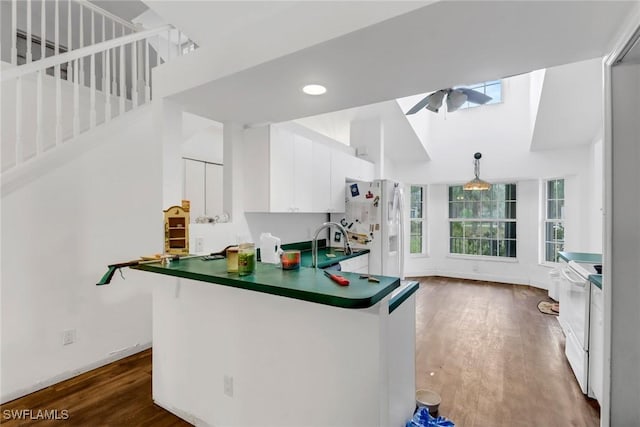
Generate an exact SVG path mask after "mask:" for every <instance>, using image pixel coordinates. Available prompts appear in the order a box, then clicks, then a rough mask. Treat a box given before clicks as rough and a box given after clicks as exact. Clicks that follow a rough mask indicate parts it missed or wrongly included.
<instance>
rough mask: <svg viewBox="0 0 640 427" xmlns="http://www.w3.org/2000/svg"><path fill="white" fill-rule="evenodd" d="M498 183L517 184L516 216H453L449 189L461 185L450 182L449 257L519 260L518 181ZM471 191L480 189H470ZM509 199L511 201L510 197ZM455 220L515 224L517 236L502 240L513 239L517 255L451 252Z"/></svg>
mask: <svg viewBox="0 0 640 427" xmlns="http://www.w3.org/2000/svg"><path fill="white" fill-rule="evenodd" d="M496 184H500V185H508V184H512V185H515V192H516V194H515V199H513V201H514V202H515V209H516V215H515V218H497V217H488V218H457V217H456V218H452V217H451V216H450V215H451V213H450V210H449V209H450V206H451V203H452V201H451V200H450V198H449V197H450V196H449V193H450V191H449V189H450V188H451V187H461V185H460V184H450V185H448V186H447V219H448V227H449V230H448V232H447V236H448V237H447V238H448V242H447V256H448V257H452V258H461V259H465V258H466V259H483V260H495V261H506V262H517V261H518V257H519V254H520V240H519V239H518V187H519V185H518V183H517V182H515V181H512V182H502V183H496ZM470 191H480V190H470ZM509 201H511V200H510V199H509ZM454 222H467V223H471V222H478V223H483V222H493V223H513V224H515V227H516V230H515V238H508V239H506V238H504V239H502V240H509V241H513V242H514V243H515V248H516V256H515V257H511V256H503V255H483V254H467V253H457V252H451V239H452V236H451V224H452V223H454ZM462 239H467V238H465V237H462ZM474 240H481V241H482V240H497V239H482V238H481V239H474Z"/></svg>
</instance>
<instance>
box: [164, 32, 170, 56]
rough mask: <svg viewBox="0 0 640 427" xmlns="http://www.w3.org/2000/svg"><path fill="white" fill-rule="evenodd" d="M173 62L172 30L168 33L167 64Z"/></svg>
mask: <svg viewBox="0 0 640 427" xmlns="http://www.w3.org/2000/svg"><path fill="white" fill-rule="evenodd" d="M170 60H171V30H169V31H167V59H166V61H165V62H169V61H170Z"/></svg>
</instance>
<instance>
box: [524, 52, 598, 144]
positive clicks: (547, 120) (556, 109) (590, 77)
mask: <svg viewBox="0 0 640 427" xmlns="http://www.w3.org/2000/svg"><path fill="white" fill-rule="evenodd" d="M602 67H603V65H602V60H601V59H599V58H597V59H592V60H588V61H581V62H576V63H573V64H569V65H565V66H561V67H553V68H548V69H547V70H546V73H545V75H544V85H543V86H542V93H541V96H540V103H539V106H538V114H537V117H536V121H535V127H534V129H533V135H532V138H531V150H532V151H537V150H551V149H557V148H558V147H562V148H571V147H576V146H579V145H588V144H591V143H592V142H593V139H594V137H595V136H596V135H598V133H599V132H598V131H599V129H600V127H601V126H602V123H603V122H604V99H603V96H602V93H603V91H602V86H603V79H602Z"/></svg>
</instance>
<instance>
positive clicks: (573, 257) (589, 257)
mask: <svg viewBox="0 0 640 427" xmlns="http://www.w3.org/2000/svg"><path fill="white" fill-rule="evenodd" d="M558 255H559V256H560V258H562V259H563V260H565V261H567V262H569V261H575V262H590V263H593V264H600V263H602V254H594V253H587V252H565V251H562V252H558Z"/></svg>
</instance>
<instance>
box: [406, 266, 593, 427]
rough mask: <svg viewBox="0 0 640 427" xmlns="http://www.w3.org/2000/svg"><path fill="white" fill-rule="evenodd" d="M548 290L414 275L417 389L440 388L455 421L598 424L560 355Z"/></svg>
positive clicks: (468, 424)
mask: <svg viewBox="0 0 640 427" xmlns="http://www.w3.org/2000/svg"><path fill="white" fill-rule="evenodd" d="M541 300H548V298H547V293H546V291H543V290H540V289H536V288H532V287H528V286H516V285H509V284H500V283H491V282H478V281H470V280H458V279H449V278H442V277H429V278H423V279H420V289H419V290H418V292H417V301H416V304H417V306H416V328H417V331H416V387H417V388H427V389H431V390H434V391H437V392H438V393H440V395H441V397H442V403H441V405H440V415H443V416H445V417H447V418H449V419H451V420H452V421H454V422H455V424H456V427H472V426H475V427H489V426H509V427H518V426H528V427H529V426H531V427H533V426H562V427H566V426H579V427H590V426H594V427H595V426H599V425H600V421H599V420H600V417H599V409H598V406H597V402H596V401H595V400H593V399H589V398H587V397H586V396H584V395H583V394H582V393H581V391H580V388H579V386H578V383H577V381H576V380H575V377H574V376H573V372H572V371H571V367H570V366H569V363H568V362H567V359H566V358H565V356H564V335H563V333H562V330H561V328H560V324H559V323H558V321H557V318H556V316H552V315H548V314H543V313H540V311H539V310H538V308H537V305H538V302H539V301H541Z"/></svg>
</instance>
